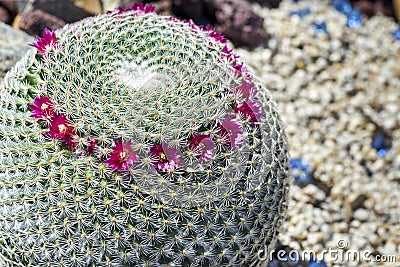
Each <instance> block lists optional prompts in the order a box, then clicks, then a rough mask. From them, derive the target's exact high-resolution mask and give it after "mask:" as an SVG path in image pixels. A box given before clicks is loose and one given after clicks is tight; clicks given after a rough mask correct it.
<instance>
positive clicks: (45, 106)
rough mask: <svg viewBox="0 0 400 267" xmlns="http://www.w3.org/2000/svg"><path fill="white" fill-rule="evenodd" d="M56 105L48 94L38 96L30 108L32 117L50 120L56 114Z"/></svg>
mask: <svg viewBox="0 0 400 267" xmlns="http://www.w3.org/2000/svg"><path fill="white" fill-rule="evenodd" d="M54 106H55V103H54V102H53V101H51V100H50V99H49V98H48V97H47V96H39V97H38V96H36V97H35V99H34V100H33V105H28V108H29V109H30V110H32V112H31V117H33V118H36V119H40V120H45V121H48V122H50V121H51V120H52V119H53V117H54V116H55V110H54Z"/></svg>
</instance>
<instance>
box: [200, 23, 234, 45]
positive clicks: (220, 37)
mask: <svg viewBox="0 0 400 267" xmlns="http://www.w3.org/2000/svg"><path fill="white" fill-rule="evenodd" d="M204 30H205V31H206V32H207V36H209V37H212V38H214V40H215V41H217V42H220V43H221V44H226V43H227V42H228V41H227V40H226V39H225V37H224V36H223V35H222V34H220V33H219V32H216V31H215V30H214V29H213V28H212V27H211V26H210V25H207V27H206V28H205V29H204Z"/></svg>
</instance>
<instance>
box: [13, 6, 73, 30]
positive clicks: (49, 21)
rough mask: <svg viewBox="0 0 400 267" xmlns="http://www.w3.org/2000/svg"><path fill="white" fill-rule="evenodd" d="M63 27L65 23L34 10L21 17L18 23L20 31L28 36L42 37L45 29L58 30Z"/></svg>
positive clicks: (43, 12)
mask: <svg viewBox="0 0 400 267" xmlns="http://www.w3.org/2000/svg"><path fill="white" fill-rule="evenodd" d="M64 25H65V22H64V21H62V20H60V19H58V18H57V17H55V16H53V15H51V14H49V13H47V12H45V11H43V10H40V9H36V10H34V11H32V12H29V13H28V14H26V15H25V16H23V17H22V18H21V20H20V22H19V27H20V29H21V30H23V31H25V32H26V33H28V34H30V35H40V36H41V35H42V34H43V30H44V29H45V28H48V29H59V28H61V27H63V26H64Z"/></svg>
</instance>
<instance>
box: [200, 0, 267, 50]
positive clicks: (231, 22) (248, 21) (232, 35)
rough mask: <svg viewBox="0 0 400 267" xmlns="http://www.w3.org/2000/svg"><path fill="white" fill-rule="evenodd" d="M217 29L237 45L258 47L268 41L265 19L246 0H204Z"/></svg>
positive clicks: (207, 11) (208, 13)
mask: <svg viewBox="0 0 400 267" xmlns="http://www.w3.org/2000/svg"><path fill="white" fill-rule="evenodd" d="M203 1H204V3H205V10H206V13H207V15H209V16H210V20H211V21H215V22H216V23H215V25H214V26H215V29H216V30H217V31H218V32H221V33H222V34H224V35H225V36H226V37H228V38H229V39H231V40H232V42H233V43H235V44H236V45H245V46H249V47H252V48H254V47H256V46H258V45H260V44H261V43H262V42H264V41H266V39H267V33H266V31H265V30H264V27H263V24H264V19H263V18H262V17H260V16H258V15H257V14H256V13H254V11H253V9H252V6H251V4H250V3H248V2H246V1H244V0H203Z"/></svg>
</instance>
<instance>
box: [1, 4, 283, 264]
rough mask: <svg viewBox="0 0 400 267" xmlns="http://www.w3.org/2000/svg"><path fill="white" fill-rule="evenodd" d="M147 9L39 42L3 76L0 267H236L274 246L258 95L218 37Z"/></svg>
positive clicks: (271, 179) (265, 121) (262, 104)
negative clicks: (0, 263) (0, 265)
mask: <svg viewBox="0 0 400 267" xmlns="http://www.w3.org/2000/svg"><path fill="white" fill-rule="evenodd" d="M151 11H152V10H151V8H150V7H149V6H134V7H133V8H132V10H128V11H126V10H122V9H118V10H116V11H114V12H110V13H108V14H105V15H100V16H97V17H94V18H90V19H86V20H84V21H82V22H79V23H76V24H74V25H69V26H67V27H65V28H64V29H62V30H59V31H57V36H56V33H55V32H50V31H45V34H44V37H43V38H38V41H37V42H36V43H34V44H32V45H33V46H35V47H36V48H37V49H38V50H39V52H37V51H35V50H34V49H31V50H30V51H29V52H28V53H27V54H26V56H25V57H24V58H23V59H22V60H21V61H20V62H19V63H17V65H16V66H15V68H14V69H13V70H12V71H11V72H10V73H8V75H7V76H6V78H5V81H4V83H3V85H2V86H1V87H0V254H1V258H2V259H3V261H5V262H6V264H7V265H8V266H218V265H220V266H250V265H258V264H260V261H261V260H260V259H259V257H258V251H260V250H263V251H264V253H265V249H266V248H267V249H268V248H270V247H271V246H273V244H274V242H275V238H276V235H277V232H278V229H279V226H280V224H281V222H282V220H283V218H284V216H285V213H286V208H287V195H288V188H289V183H290V182H289V180H290V179H289V174H288V152H287V143H286V139H285V135H284V132H283V129H282V127H281V122H280V120H279V117H278V114H277V112H276V109H275V107H274V104H273V103H272V101H271V99H270V96H269V94H268V92H267V90H266V89H265V88H264V87H263V86H262V85H261V84H260V83H259V82H258V81H257V80H256V79H255V78H254V77H253V76H252V74H251V73H250V71H249V70H248V69H246V68H245V67H244V66H243V63H241V62H240V61H239V59H238V57H237V56H236V55H234V54H233V53H232V51H231V50H230V49H228V47H227V45H226V41H225V40H224V39H223V37H222V36H221V35H219V34H217V33H215V32H214V31H212V30H211V29H210V28H203V27H198V26H195V25H194V24H192V23H191V22H190V21H189V22H181V21H179V20H176V19H173V18H171V17H163V16H157V15H156V14H154V13H152V12H151ZM267 253H268V252H267Z"/></svg>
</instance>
